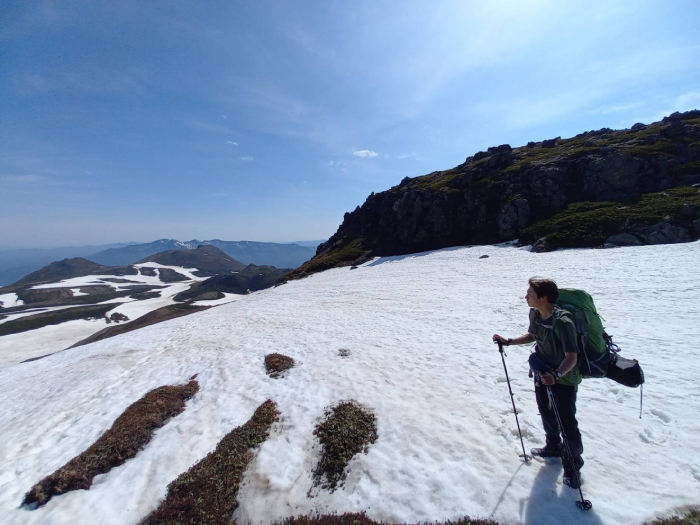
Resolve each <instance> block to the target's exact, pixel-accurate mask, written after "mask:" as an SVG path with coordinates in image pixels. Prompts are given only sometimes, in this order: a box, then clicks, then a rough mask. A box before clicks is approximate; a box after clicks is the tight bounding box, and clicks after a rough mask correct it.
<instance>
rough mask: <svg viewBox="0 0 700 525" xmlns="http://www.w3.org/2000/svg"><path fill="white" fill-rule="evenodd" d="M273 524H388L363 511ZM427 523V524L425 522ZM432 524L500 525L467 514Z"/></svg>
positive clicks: (299, 517)
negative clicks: (370, 516)
mask: <svg viewBox="0 0 700 525" xmlns="http://www.w3.org/2000/svg"><path fill="white" fill-rule="evenodd" d="M273 525H389V524H387V523H385V522H383V521H374V520H372V519H370V518H368V517H367V516H365V515H364V514H363V513H359V512H353V513H345V514H340V515H338V514H327V515H324V516H298V517H296V518H286V519H284V520H283V521H279V522H276V523H274V524H273ZM426 525H428V524H426ZM432 525H500V524H499V523H498V522H496V521H491V520H482V519H471V518H469V517H468V516H467V517H464V518H462V519H459V520H457V521H443V522H436V523H434V524H432Z"/></svg>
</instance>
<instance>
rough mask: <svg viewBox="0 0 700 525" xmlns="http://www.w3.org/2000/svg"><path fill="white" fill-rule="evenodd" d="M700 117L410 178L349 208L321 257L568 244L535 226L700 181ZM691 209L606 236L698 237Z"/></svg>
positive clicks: (482, 156)
mask: <svg viewBox="0 0 700 525" xmlns="http://www.w3.org/2000/svg"><path fill="white" fill-rule="evenodd" d="M698 118H700V111H691V112H686V113H684V114H678V115H672V116H670V117H668V118H667V119H665V120H664V121H663V122H656V123H652V124H649V125H647V126H644V128H642V127H640V126H636V130H641V129H643V130H644V131H643V132H638V133H631V132H630V130H619V131H613V130H611V129H609V128H604V129H600V130H596V131H590V132H586V133H582V134H579V135H577V140H575V141H572V140H568V139H567V140H559V138H555V139H550V140H549V141H543V142H541V143H536V142H530V143H528V145H527V146H523V147H520V148H511V146H510V145H507V144H503V145H501V146H497V147H493V148H488V150H487V151H482V152H479V153H477V154H475V155H474V156H472V157H468V158H467V160H466V161H465V162H464V163H463V164H460V165H459V166H456V167H455V168H453V169H450V170H445V171H436V172H432V173H429V174H427V175H424V176H422V177H415V178H410V179H407V178H404V179H403V180H402V181H401V183H400V184H399V185H397V186H394V187H393V188H391V189H389V190H387V191H384V192H380V193H377V194H373V195H371V196H370V197H368V198H367V200H366V201H365V203H364V204H363V205H362V206H360V207H357V208H356V209H355V211H353V212H351V213H349V214H346V215H345V218H344V221H343V224H341V225H340V227H339V228H338V231H337V232H336V233H335V234H334V235H333V236H332V237H331V238H330V239H329V240H328V241H327V242H326V243H324V244H322V245H320V246H319V247H318V250H317V254H316V257H318V258H320V257H326V256H328V255H329V254H331V253H333V252H336V251H341V250H343V249H344V247H346V246H348V245H349V244H350V243H352V242H354V241H356V240H357V239H360V240H361V242H362V249H363V251H365V252H366V253H367V254H368V256H369V257H374V256H385V255H401V254H406V253H415V252H421V251H426V250H433V249H438V248H444V247H447V246H456V245H466V244H491V243H499V242H503V241H508V240H512V239H516V238H519V239H520V240H521V242H525V243H531V242H534V243H535V246H534V248H533V250H534V251H549V250H552V249H554V248H556V247H558V246H561V245H562V244H561V238H559V237H556V236H552V237H551V239H552V240H550V241H549V242H548V241H547V237H546V233H545V232H544V231H542V232H537V231H529V232H528V228H529V227H530V226H532V225H533V224H535V223H540V222H541V221H545V220H546V219H550V218H551V217H552V216H553V215H554V214H556V213H558V212H560V211H563V210H564V209H566V208H567V206H569V205H571V204H573V203H579V202H593V203H595V202H601V201H612V202H618V203H620V206H621V207H624V206H626V205H627V203H630V204H629V205H630V206H633V205H634V203H635V202H637V201H638V200H639V199H640V198H641V197H642V196H643V195H646V194H651V193H658V192H661V191H668V190H671V189H673V188H676V187H678V186H691V185H696V187H698V188H700V170H697V169H695V166H697V165H700V164H699V163H700V148H698V147H695V146H694V144H698V143H700V124H699V123H696V122H695V121H696V120H697V119H698ZM671 128H673V129H671ZM636 130H635V131H636ZM674 137H675V138H674ZM690 200H693V202H694V198H690ZM696 204H697V203H696ZM691 211H692V210H691V209H690V208H689V207H688V208H687V209H686V208H684V211H683V212H682V213H683V214H684V215H683V216H680V214H679V216H678V217H676V216H674V218H673V219H670V218H669V219H668V220H667V221H665V222H668V223H669V225H668V226H664V227H661V226H658V227H655V228H652V227H651V226H650V225H649V224H644V223H643V222H641V221H640V219H638V218H637V219H635V221H636V222H635V223H632V224H625V225H624V226H621V227H619V229H618V230H617V231H615V230H613V231H606V236H609V235H612V234H614V233H619V234H623V233H625V234H629V235H632V236H634V237H636V238H638V239H639V240H641V242H642V243H647V242H648V241H647V239H648V238H649V236H650V235H651V236H652V238H653V239H654V241H655V242H681V241H680V239H683V238H685V237H684V236H683V232H684V231H685V234H686V235H687V236H688V237H689V236H690V234H689V233H688V231H690V230H691V222H693V220H694V219H700V216H697V215H696V216H691V215H689V214H690V213H691ZM696 213H697V211H696ZM686 215H687V216H686ZM616 228H617V226H616ZM679 228H680V229H679ZM684 228H685V229H684ZM555 232H556V229H554V230H552V229H550V230H549V233H555ZM693 232H695V230H693ZM603 239H605V237H603ZM603 239H600V241H598V240H596V243H598V242H600V243H602V241H603ZM663 239H666V240H665V241H664V240H663ZM577 242H578V241H577V240H576V239H567V244H566V245H567V246H576V245H581V246H584V245H586V246H591V244H590V240H588V241H582V242H581V243H580V244H577ZM586 242H588V244H586ZM312 262H313V259H312ZM343 264H348V263H347V260H346V261H344V262H343ZM305 269H306V268H305V267H302V268H300V269H299V271H298V272H296V274H295V277H296V276H298V275H301V273H300V272H302V271H304V270H305Z"/></svg>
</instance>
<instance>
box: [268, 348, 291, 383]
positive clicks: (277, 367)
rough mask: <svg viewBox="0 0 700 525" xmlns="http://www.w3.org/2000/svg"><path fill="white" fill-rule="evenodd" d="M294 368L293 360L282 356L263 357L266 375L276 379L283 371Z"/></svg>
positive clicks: (270, 355)
mask: <svg viewBox="0 0 700 525" xmlns="http://www.w3.org/2000/svg"><path fill="white" fill-rule="evenodd" d="M293 366H294V359H292V358H291V357H289V356H286V355H283V354H267V355H266V356H265V368H266V369H267V375H269V376H270V377H274V378H278V377H279V375H280V374H281V373H282V372H284V371H285V370H289V369H290V368H292V367H293Z"/></svg>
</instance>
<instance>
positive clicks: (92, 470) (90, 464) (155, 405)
mask: <svg viewBox="0 0 700 525" xmlns="http://www.w3.org/2000/svg"><path fill="white" fill-rule="evenodd" d="M198 390H199V383H197V381H195V380H194V379H192V380H191V381H190V382H189V383H187V384H184V385H168V386H162V387H159V388H156V389H155V390H151V391H150V392H148V393H147V394H146V395H145V396H143V397H142V398H141V399H139V400H138V401H136V402H135V403H133V404H131V405H129V407H127V409H126V410H125V411H124V412H123V413H122V414H121V415H120V416H119V417H118V418H117V419H116V421H115V422H114V424H113V425H112V427H111V428H110V429H109V430H107V432H105V433H104V434H102V436H101V437H100V438H99V439H98V440H97V441H95V443H94V444H93V445H92V446H91V447H90V448H88V449H87V450H86V451H85V452H83V453H82V454H80V455H79V456H76V457H74V458H73V459H71V460H70V461H69V462H68V463H66V464H65V465H64V466H62V467H61V468H60V469H58V470H57V471H56V472H54V473H53V474H50V475H49V476H47V477H45V478H44V479H42V480H41V481H40V482H39V483H37V484H36V485H34V486H33V487H32V488H31V490H30V491H29V492H27V494H26V495H25V496H24V501H23V502H22V505H33V504H36V505H38V506H41V505H44V504H45V503H46V502H47V501H49V500H50V499H51V498H52V497H53V496H55V495H58V494H64V493H66V492H69V491H71V490H78V489H85V490H87V489H89V488H90V485H92V479H93V478H94V477H95V476H97V475H98V474H104V473H106V472H109V471H110V470H111V469H112V468H113V467H117V466H119V465H121V464H123V463H124V462H125V461H126V460H128V459H131V458H133V457H134V456H135V455H136V454H137V453H138V451H139V450H141V449H142V448H143V447H145V446H146V445H147V444H148V442H149V441H150V440H151V437H152V436H153V432H154V431H155V430H156V429H158V428H160V427H162V426H163V425H164V424H165V423H166V422H167V421H168V420H169V419H170V418H172V417H174V416H177V415H178V414H180V413H181V412H182V411H183V410H184V409H185V402H186V401H187V400H189V399H190V398H192V396H194V395H195V394H196V393H197V391H198Z"/></svg>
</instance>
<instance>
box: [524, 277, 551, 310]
mask: <svg viewBox="0 0 700 525" xmlns="http://www.w3.org/2000/svg"><path fill="white" fill-rule="evenodd" d="M527 283H528V284H529V285H530V287H529V288H528V289H527V294H525V299H526V300H527V304H528V306H530V307H532V308H536V307H537V306H538V305H540V304H541V303H542V302H543V301H546V302H548V303H552V304H554V303H555V302H557V297H559V288H558V287H557V283H555V282H554V281H553V280H552V279H545V278H544V277H530V279H528V281H527Z"/></svg>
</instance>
